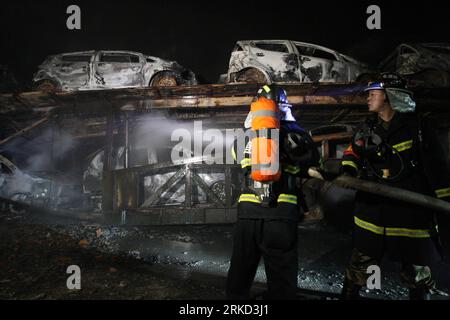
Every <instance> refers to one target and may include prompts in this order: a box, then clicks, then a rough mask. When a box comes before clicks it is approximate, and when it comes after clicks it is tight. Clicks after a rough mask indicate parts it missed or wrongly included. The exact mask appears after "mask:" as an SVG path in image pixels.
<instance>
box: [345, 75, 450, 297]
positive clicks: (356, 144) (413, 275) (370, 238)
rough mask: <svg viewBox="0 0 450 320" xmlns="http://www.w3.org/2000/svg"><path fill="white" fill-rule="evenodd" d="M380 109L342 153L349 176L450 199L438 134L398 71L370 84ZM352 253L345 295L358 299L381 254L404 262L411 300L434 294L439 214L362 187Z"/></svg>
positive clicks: (372, 107)
mask: <svg viewBox="0 0 450 320" xmlns="http://www.w3.org/2000/svg"><path fill="white" fill-rule="evenodd" d="M365 91H367V92H368V98H367V103H368V108H369V111H370V112H373V113H374V115H373V116H372V117H370V118H369V119H367V120H366V121H365V123H364V124H363V125H362V126H361V127H360V128H359V129H358V130H357V131H356V133H355V135H354V136H353V140H352V143H351V145H350V146H349V147H348V149H347V150H346V151H345V152H344V156H343V159H342V160H343V161H342V163H341V164H342V165H341V169H342V171H343V174H348V175H351V176H354V177H356V176H358V177H360V178H361V179H367V180H370V181H374V182H378V183H381V184H386V185H390V186H393V187H397V188H403V189H405V190H410V191H414V192H418V193H422V194H426V195H430V196H434V197H437V198H440V199H443V200H447V201H448V200H449V199H450V188H449V187H450V185H449V182H450V175H449V170H448V168H447V166H446V162H445V156H444V153H443V150H442V148H440V146H439V142H438V140H437V136H436V133H435V132H434V130H433V129H432V128H431V126H430V124H429V122H426V121H425V119H423V118H421V117H419V116H418V115H417V114H416V113H415V101H414V100H413V97H412V93H411V92H410V91H408V90H407V89H406V86H405V81H404V79H402V78H401V77H399V76H398V75H396V74H383V75H382V77H381V81H379V82H375V83H372V84H369V86H368V87H367V88H366V89H365ZM353 237H354V238H353V251H352V254H351V258H350V261H349V263H348V265H347V268H346V271H345V280H344V286H343V291H342V295H343V298H344V299H357V298H359V290H360V288H361V287H362V286H365V285H366V281H367V278H368V276H370V273H367V270H368V267H369V266H370V265H378V266H379V265H380V262H381V259H382V257H383V256H385V255H386V256H388V257H389V258H390V259H391V260H393V261H398V262H400V263H401V265H402V269H401V272H400V278H401V280H402V282H404V283H405V284H406V285H407V287H408V288H409V298H410V299H412V300H422V299H429V298H430V293H432V292H433V290H434V287H435V282H434V280H433V278H432V276H431V270H430V265H431V264H432V263H433V262H435V261H437V260H439V259H440V258H441V257H440V256H441V255H440V243H439V237H438V234H437V224H436V217H435V215H434V214H433V213H432V212H429V211H427V210H424V209H421V208H419V207H415V206H414V205H411V204H408V203H404V202H400V201H396V200H390V199H387V198H383V197H380V196H377V195H373V194H368V193H363V192H357V194H356V201H355V211H354V233H353Z"/></svg>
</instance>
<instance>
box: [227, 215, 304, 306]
mask: <svg viewBox="0 0 450 320" xmlns="http://www.w3.org/2000/svg"><path fill="white" fill-rule="evenodd" d="M297 246H298V245H297V221H292V220H264V219H238V221H237V222H236V225H235V229H234V238H233V255H232V257H231V264H230V269H229V271H228V278H227V285H226V294H227V298H228V299H249V298H250V288H251V285H252V282H253V280H254V277H255V274H256V270H257V268H258V264H259V261H260V259H261V256H262V257H263V259H264V266H265V271H266V278H267V289H268V290H267V294H265V295H264V298H267V299H295V297H296V290H297V271H298V264H297V263H298V257H297Z"/></svg>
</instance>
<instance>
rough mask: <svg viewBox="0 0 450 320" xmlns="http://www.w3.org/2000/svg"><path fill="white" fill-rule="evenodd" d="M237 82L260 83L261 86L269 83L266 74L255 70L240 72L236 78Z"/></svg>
mask: <svg viewBox="0 0 450 320" xmlns="http://www.w3.org/2000/svg"><path fill="white" fill-rule="evenodd" d="M236 81H237V82H244V83H259V84H263V83H267V82H268V81H267V79H266V76H265V75H264V73H262V72H261V71H259V70H258V69H254V68H252V69H247V70H243V71H241V72H239V74H238V75H237V77H236Z"/></svg>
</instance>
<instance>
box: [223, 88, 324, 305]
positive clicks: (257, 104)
mask: <svg viewBox="0 0 450 320" xmlns="http://www.w3.org/2000/svg"><path fill="white" fill-rule="evenodd" d="M262 117H265V118H262ZM267 117H268V118H267ZM270 117H272V118H270ZM258 123H265V125H266V128H267V127H270V126H273V128H272V129H274V131H273V133H272V134H268V135H267V134H266V136H265V137H263V136H264V133H263V132H262V131H263V129H262V128H256V127H255V126H256V125H257V124H258ZM277 125H278V126H277ZM245 127H246V128H247V129H250V128H251V129H252V130H253V131H255V132H254V133H255V134H256V137H257V138H252V140H251V141H249V142H248V143H247V144H245V143H244V145H245V149H244V151H243V153H244V154H243V156H242V161H239V162H240V163H241V167H242V170H243V173H244V179H243V185H242V190H241V191H242V193H241V195H240V197H239V202H238V220H237V222H236V225H235V228H234V234H233V253H232V257H231V263H230V268H229V271H228V277H227V285H226V294H227V297H228V298H229V299H249V298H250V288H251V285H252V282H253V280H254V277H255V273H256V270H257V268H258V264H259V261H260V258H261V257H263V259H264V265H265V272H266V278H267V289H268V290H267V291H266V292H265V294H264V299H294V298H295V297H296V289H297V270H298V262H297V259H298V258H297V254H298V253H297V224H298V221H299V218H300V211H299V200H298V197H299V186H298V185H299V183H298V179H299V177H301V176H307V169H308V167H309V166H312V165H317V163H318V160H319V154H318V151H317V149H316V148H315V146H314V142H313V141H312V139H311V137H310V136H309V134H308V133H307V132H306V131H304V130H303V129H302V128H301V127H300V126H299V125H298V124H297V123H296V122H295V118H294V117H293V116H292V113H291V108H290V105H289V104H288V101H287V96H286V92H285V91H284V89H282V88H280V87H277V86H276V85H270V86H268V85H265V86H263V87H262V88H261V89H260V90H259V91H258V93H257V96H256V101H254V102H253V103H252V105H251V112H250V113H249V115H248V117H247V119H246V121H245ZM277 128H279V139H276V138H275V137H274V136H275V133H276V130H277ZM266 133H267V132H266ZM261 138H262V139H266V140H268V141H266V143H267V145H271V146H272V147H273V148H272V154H271V155H273V154H277V150H275V149H276V148H277V147H278V148H279V157H278V158H279V164H280V165H279V168H274V169H273V171H266V172H265V173H266V176H263V177H261V176H260V175H261V174H262V173H264V172H263V171H259V169H261V164H259V163H257V162H258V161H259V160H258V159H260V158H259V157H258V156H256V155H255V153H256V152H259V151H260V149H258V148H256V147H255V143H256V142H257V141H258V140H257V139H261ZM275 140H278V141H275ZM278 142H279V144H278ZM237 150H239V148H238V146H237V143H236V141H235V144H234V147H233V148H232V154H233V157H234V158H235V160H236V159H237V158H239V157H238V156H237V153H236V152H237ZM266 165H267V164H266ZM262 168H266V167H264V166H262ZM264 179H266V180H264Z"/></svg>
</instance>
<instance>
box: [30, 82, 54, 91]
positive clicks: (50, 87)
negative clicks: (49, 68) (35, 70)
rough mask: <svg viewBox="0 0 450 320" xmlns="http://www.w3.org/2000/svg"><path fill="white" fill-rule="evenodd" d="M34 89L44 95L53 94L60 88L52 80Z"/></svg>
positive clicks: (38, 84) (39, 84) (41, 83)
mask: <svg viewBox="0 0 450 320" xmlns="http://www.w3.org/2000/svg"><path fill="white" fill-rule="evenodd" d="M34 89H35V90H36V91H41V92H44V93H53V92H56V91H58V86H57V84H56V83H55V82H53V81H51V80H42V81H40V82H38V83H37V84H36V85H35V86H34Z"/></svg>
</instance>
